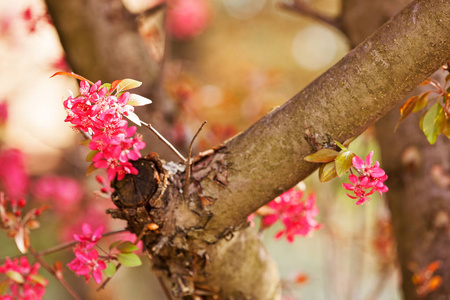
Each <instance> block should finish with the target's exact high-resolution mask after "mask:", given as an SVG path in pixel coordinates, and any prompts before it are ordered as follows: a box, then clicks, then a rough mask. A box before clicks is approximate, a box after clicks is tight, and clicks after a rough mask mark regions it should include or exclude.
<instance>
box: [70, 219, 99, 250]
mask: <svg viewBox="0 0 450 300" xmlns="http://www.w3.org/2000/svg"><path fill="white" fill-rule="evenodd" d="M103 228H104V227H103V225H101V226H100V227H99V228H97V229H96V230H95V231H94V232H92V228H91V226H90V225H89V224H87V223H83V226H82V228H81V230H82V231H83V234H82V235H81V234H74V235H73V237H74V238H75V240H77V241H79V242H80V243H81V245H83V248H86V249H90V248H92V247H94V246H95V244H96V243H97V241H98V240H100V239H101V238H102V233H103Z"/></svg>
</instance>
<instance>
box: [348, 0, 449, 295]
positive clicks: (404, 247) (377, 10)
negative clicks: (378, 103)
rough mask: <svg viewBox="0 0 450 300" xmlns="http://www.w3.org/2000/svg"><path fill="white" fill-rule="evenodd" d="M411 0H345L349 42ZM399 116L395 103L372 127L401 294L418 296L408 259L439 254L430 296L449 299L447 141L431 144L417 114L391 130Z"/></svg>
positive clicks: (422, 262)
mask: <svg viewBox="0 0 450 300" xmlns="http://www.w3.org/2000/svg"><path fill="white" fill-rule="evenodd" d="M409 2H410V1H409V0H398V1H370V0H369V1H367V0H346V1H344V5H343V11H342V19H343V20H345V22H343V24H344V26H345V27H344V28H345V29H346V32H347V34H348V37H349V39H350V40H351V43H353V44H356V43H358V42H360V41H361V40H362V39H364V38H366V37H367V36H369V35H370V34H371V33H372V32H373V31H375V30H376V29H377V28H378V27H379V26H381V25H382V23H383V22H384V20H386V19H388V18H390V17H391V16H392V15H394V14H395V13H396V12H397V11H398V10H400V9H401V8H402V7H404V6H405V5H406V4H407V3H409ZM405 100H406V99H405ZM398 119H399V111H398V107H396V108H395V109H393V110H391V111H390V112H389V113H388V114H387V115H386V116H384V117H383V118H382V119H381V120H380V121H378V122H377V124H376V129H377V132H378V133H379V135H378V139H379V141H380V146H381V152H382V157H383V166H384V168H385V170H386V171H387V173H388V174H389V180H388V182H387V184H388V186H389V193H387V194H386V197H387V199H388V203H389V207H390V209H391V212H392V220H393V225H394V230H395V235H396V240H397V252H398V259H399V262H400V266H401V271H402V277H403V282H402V288H403V294H404V297H405V299H417V293H416V290H415V287H414V285H413V283H412V275H413V273H412V270H411V269H410V265H411V263H413V262H414V263H416V264H417V265H418V266H420V267H425V266H427V265H428V264H430V263H431V262H432V261H435V260H441V261H443V267H442V269H441V270H440V271H438V274H439V275H441V276H443V282H444V284H443V286H442V287H441V288H439V289H438V290H437V291H435V292H433V293H431V294H430V295H429V296H428V299H448V298H449V297H450V285H449V282H450V253H449V252H448V246H449V245H450V237H449V234H448V233H449V229H450V220H449V211H450V201H449V199H450V190H449V185H448V184H446V182H448V179H447V178H448V177H447V176H448V174H449V172H450V165H449V161H450V155H449V152H448V149H449V146H450V142H449V140H448V139H447V138H445V137H441V138H440V139H439V140H438V141H437V143H436V144H435V145H430V144H429V143H428V141H427V140H426V138H425V136H424V134H423V132H422V131H421V130H420V128H419V125H418V124H419V116H414V117H409V118H408V119H407V120H406V121H404V122H403V123H402V125H401V126H400V127H399V129H398V130H397V132H396V133H395V134H394V127H395V124H396V123H397V121H398ZM390 133H391V134H390ZM440 170H442V171H440Z"/></svg>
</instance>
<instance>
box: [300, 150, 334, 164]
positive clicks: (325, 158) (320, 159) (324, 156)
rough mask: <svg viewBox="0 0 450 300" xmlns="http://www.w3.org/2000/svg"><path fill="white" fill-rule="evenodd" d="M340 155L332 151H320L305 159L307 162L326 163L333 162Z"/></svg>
mask: <svg viewBox="0 0 450 300" xmlns="http://www.w3.org/2000/svg"><path fill="white" fill-rule="evenodd" d="M338 155H339V152H337V151H335V150H332V149H320V150H319V151H317V152H316V153H313V154H311V155H308V156H307V157H305V160H306V161H309V162H314V163H326V162H330V161H333V160H334V159H335V158H336V156H338Z"/></svg>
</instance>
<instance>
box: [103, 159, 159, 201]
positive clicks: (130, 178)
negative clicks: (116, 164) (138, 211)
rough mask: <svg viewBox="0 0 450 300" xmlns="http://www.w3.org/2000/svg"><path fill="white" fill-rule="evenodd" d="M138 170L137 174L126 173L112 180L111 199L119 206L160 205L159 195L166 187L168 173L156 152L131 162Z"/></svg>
mask: <svg viewBox="0 0 450 300" xmlns="http://www.w3.org/2000/svg"><path fill="white" fill-rule="evenodd" d="M132 164H133V167H135V168H136V169H137V170H138V172H139V173H138V174H137V175H131V174H127V175H125V177H124V178H123V179H122V180H120V181H117V180H114V181H113V182H112V183H111V186H112V187H113V188H114V190H115V191H114V193H113V194H112V201H113V202H114V204H115V205H116V206H117V207H120V208H126V207H127V208H133V207H134V208H137V207H140V206H145V205H147V204H149V205H150V206H151V207H161V206H162V205H163V204H162V203H161V197H162V195H163V194H164V192H165V190H166V188H167V179H168V174H167V172H166V170H165V169H164V168H163V162H162V161H161V159H160V158H159V156H158V155H157V154H153V153H151V154H149V155H147V156H146V157H145V158H143V159H139V160H137V161H134V162H132Z"/></svg>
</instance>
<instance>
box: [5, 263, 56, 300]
mask: <svg viewBox="0 0 450 300" xmlns="http://www.w3.org/2000/svg"><path fill="white" fill-rule="evenodd" d="M39 268H40V265H39V263H35V264H34V265H33V266H31V265H30V263H29V262H28V259H27V258H26V257H24V256H23V257H21V258H20V261H19V259H17V258H15V259H14V260H11V259H9V258H6V261H5V263H4V264H3V265H1V266H0V274H5V275H6V276H7V277H8V279H7V280H6V283H7V286H8V287H9V291H8V292H7V293H2V294H1V295H0V299H2V300H14V299H21V300H39V299H42V297H43V296H44V293H45V287H46V286H47V284H48V281H47V279H45V278H43V277H41V276H40V275H38V270H39Z"/></svg>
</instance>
